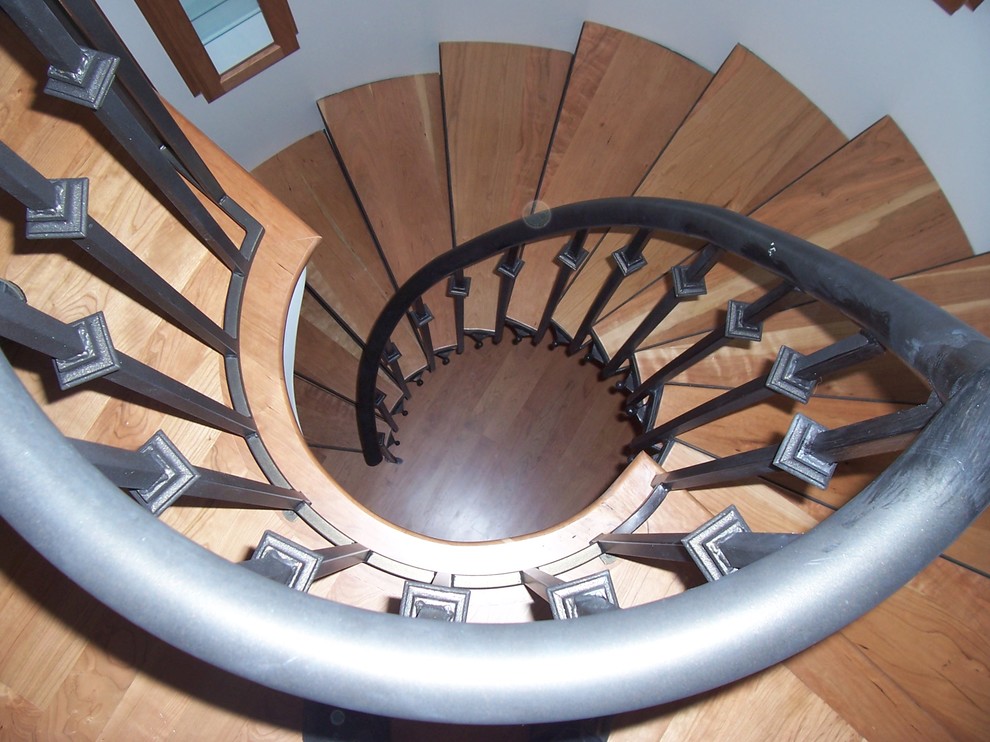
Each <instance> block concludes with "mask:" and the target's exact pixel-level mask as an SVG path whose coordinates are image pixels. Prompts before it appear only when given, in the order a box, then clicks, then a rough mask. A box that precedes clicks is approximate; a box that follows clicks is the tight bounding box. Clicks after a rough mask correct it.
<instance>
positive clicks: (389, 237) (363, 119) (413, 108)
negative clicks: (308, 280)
mask: <svg viewBox="0 0 990 742" xmlns="http://www.w3.org/2000/svg"><path fill="white" fill-rule="evenodd" d="M319 108H320V112H321V113H322V114H323V120H324V121H325V122H326V125H327V129H328V130H329V131H330V135H331V137H332V138H333V141H334V143H335V144H336V146H337V149H338V151H339V152H340V155H341V158H342V160H343V162H344V166H345V167H346V168H347V173H348V175H349V176H350V178H351V181H352V182H353V183H354V187H355V190H356V191H357V194H358V197H359V198H360V200H361V204H362V206H363V207H364V210H365V212H366V213H367V215H368V219H369V221H370V222H371V227H372V229H373V230H374V233H375V236H376V237H377V238H378V242H379V244H380V245H381V248H382V252H383V253H384V255H385V259H386V261H387V262H388V265H389V267H390V268H391V270H392V273H393V274H394V276H395V280H396V282H397V283H398V284H399V285H400V286H401V285H402V284H403V283H405V282H406V281H407V280H408V279H409V277H410V276H411V275H412V274H413V273H415V272H416V271H417V270H419V268H421V267H422V266H423V265H425V264H426V263H428V262H429V261H430V260H432V259H433V258H434V257H436V256H437V255H440V254H441V253H444V252H446V251H447V250H450V249H451V247H452V245H453V237H452V234H451V226H450V200H449V195H448V187H447V152H446V147H445V144H444V128H443V110H442V106H441V91H440V77H439V75H413V76H410V77H399V78H394V79H391V80H382V81H380V82H376V83H373V84H371V85H362V86H360V87H356V88H352V89H350V90H345V91H343V92H341V93H336V94H335V95H331V96H328V97H326V98H323V99H321V100H320V101H319ZM445 286H446V284H445V283H444V284H441V285H439V286H437V287H434V288H433V289H431V290H430V291H428V292H427V293H426V295H425V296H424V300H425V301H426V304H427V306H429V308H430V310H431V311H432V312H433V315H434V317H435V320H434V321H433V322H432V323H431V324H430V331H431V332H432V334H433V346H434V348H437V349H439V348H446V347H450V346H452V345H454V344H455V341H456V338H455V326H454V311H453V304H452V302H451V300H450V298H448V297H447V296H446V293H445V291H446V288H445Z"/></svg>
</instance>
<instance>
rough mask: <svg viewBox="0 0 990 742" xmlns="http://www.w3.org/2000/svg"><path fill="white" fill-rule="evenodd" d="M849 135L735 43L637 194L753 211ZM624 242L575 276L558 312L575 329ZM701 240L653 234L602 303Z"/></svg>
mask: <svg viewBox="0 0 990 742" xmlns="http://www.w3.org/2000/svg"><path fill="white" fill-rule="evenodd" d="M771 112H772V113H771ZM845 141H846V140H845V137H843V136H842V134H841V132H840V131H839V130H838V129H837V128H836V127H835V125H834V124H832V122H831V121H829V119H828V118H827V117H826V116H825V115H824V114H823V113H822V112H821V111H820V110H819V109H818V108H817V107H816V106H815V105H814V104H813V103H812V102H811V101H810V100H808V99H807V98H806V97H805V96H804V94H803V93H801V92H800V91H799V90H798V89H797V88H795V87H794V86H793V85H791V84H790V83H789V82H788V81H787V80H785V79H784V78H783V77H782V76H781V75H780V74H779V73H778V72H776V71H775V70H774V69H772V68H771V67H769V66H768V65H767V64H766V63H765V62H763V61H762V60H761V59H759V57H757V56H756V55H755V54H753V53H752V52H750V51H748V50H747V49H745V48H743V47H741V46H738V47H736V48H735V49H734V50H733V52H732V53H731V54H730V55H729V57H728V59H726V60H725V62H724V63H723V65H722V67H721V69H720V70H719V71H718V73H716V75H715V78H714V79H713V80H712V83H711V85H709V86H708V88H707V90H705V93H704V95H703V96H702V97H701V99H700V100H699V101H698V103H697V105H696V106H695V107H694V109H693V110H692V111H691V114H690V116H688V118H687V120H686V121H685V122H684V124H683V125H682V126H681V128H680V129H679V130H678V131H677V134H676V135H675V136H674V138H673V139H672V140H671V142H670V144H669V145H668V146H667V148H666V149H665V150H664V152H663V154H662V155H661V156H660V158H659V159H658V160H657V162H656V164H655V165H654V166H653V168H652V169H651V170H650V172H649V173H648V174H647V175H646V177H645V178H644V179H643V182H642V183H641V184H640V186H639V188H637V189H636V193H635V195H637V196H659V197H665V198H676V199H684V200H687V201H698V202H702V203H708V204H713V205H715V206H722V207H724V208H727V209H731V210H733V211H737V212H740V213H743V214H747V213H749V212H750V211H752V210H753V209H755V208H756V207H757V206H759V205H760V204H762V203H763V202H764V201H766V200H767V199H769V198H770V197H771V196H773V195H774V194H776V193H777V192H778V191H780V190H781V189H782V188H784V187H785V186H787V185H788V184H790V183H791V182H792V181H794V180H795V179H796V178H798V177H800V176H801V175H803V174H804V173H805V172H806V171H808V170H809V169H810V168H812V167H814V166H815V165H816V164H818V163H819V162H820V161H821V160H823V159H824V158H825V157H827V156H828V155H830V154H832V152H834V151H835V150H836V149H838V148H839V147H840V146H842V145H843V144H844V143H845ZM626 241H628V235H627V234H624V233H621V234H620V233H616V234H610V235H608V236H607V237H605V239H603V240H602V242H601V243H600V244H599V246H598V248H597V249H596V250H595V252H594V254H593V255H592V256H591V258H590V259H589V261H588V263H587V264H586V265H585V267H584V269H583V270H582V271H581V272H580V273H579V274H578V276H577V278H576V279H575V280H574V282H573V283H572V284H571V287H570V289H569V290H568V292H567V294H566V295H565V297H564V301H563V302H561V305H560V307H559V309H558V311H557V313H556V314H555V319H556V320H557V322H558V323H559V324H561V325H562V326H563V327H564V329H565V330H567V331H568V332H574V331H575V330H577V327H578V325H579V324H580V322H581V320H582V319H583V317H584V312H585V311H586V308H587V307H588V305H589V304H590V303H591V301H592V299H594V297H595V294H597V292H598V289H599V287H600V286H601V284H602V283H603V281H604V280H605V278H606V276H607V275H608V274H609V273H610V272H611V270H612V261H611V260H610V259H609V256H610V255H611V254H612V252H614V251H615V250H618V249H619V248H621V247H622V246H623V245H624V244H625V242H626ZM698 245H699V243H698V242H697V241H692V240H684V239H676V240H666V239H662V238H659V237H655V238H653V239H651V240H650V241H649V243H647V245H646V248H645V250H644V257H645V258H646V260H647V266H646V267H645V268H643V269H641V270H639V271H637V272H636V273H634V274H632V275H631V276H629V277H627V278H626V279H625V280H624V281H623V282H622V285H621V286H620V288H619V290H618V291H617V292H616V294H615V296H613V297H612V300H611V301H610V302H609V304H608V305H606V307H605V311H606V312H608V311H610V310H612V309H614V308H615V307H617V306H619V305H620V304H621V303H623V302H624V301H625V300H627V299H628V298H630V297H631V296H633V295H634V294H635V293H636V292H637V291H639V290H640V289H642V288H644V287H645V286H647V285H649V284H650V283H652V282H653V281H655V280H656V279H657V278H659V277H660V276H662V275H663V274H664V273H666V272H667V271H668V270H670V268H671V267H672V266H673V265H676V264H677V263H679V262H681V260H683V259H684V258H685V257H686V256H687V255H689V254H691V252H692V251H693V248H694V247H697V246H698ZM616 347H617V346H616ZM609 348H610V349H611V348H612V346H609Z"/></svg>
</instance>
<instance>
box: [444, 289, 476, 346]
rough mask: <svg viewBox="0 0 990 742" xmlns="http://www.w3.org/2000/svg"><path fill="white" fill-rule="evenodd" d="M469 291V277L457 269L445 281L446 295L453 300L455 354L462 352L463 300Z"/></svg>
mask: <svg viewBox="0 0 990 742" xmlns="http://www.w3.org/2000/svg"><path fill="white" fill-rule="evenodd" d="M470 293H471V279H470V278H468V277H467V276H465V275H464V271H457V272H456V273H455V274H454V275H452V276H451V277H450V279H449V280H448V281H447V296H449V297H451V298H452V299H453V300H454V329H455V332H456V333H457V345H456V347H455V350H456V351H457V355H460V354H461V353H463V352H464V301H465V300H466V299H467V297H468V295H469V294H470Z"/></svg>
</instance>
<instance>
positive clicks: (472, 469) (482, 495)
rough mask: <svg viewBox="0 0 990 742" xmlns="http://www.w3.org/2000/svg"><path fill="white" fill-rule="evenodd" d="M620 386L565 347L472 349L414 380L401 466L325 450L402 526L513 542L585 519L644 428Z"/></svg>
mask: <svg viewBox="0 0 990 742" xmlns="http://www.w3.org/2000/svg"><path fill="white" fill-rule="evenodd" d="M613 387H614V380H611V381H608V382H604V381H600V380H599V379H598V369H597V368H595V367H594V366H592V365H584V364H581V363H580V356H568V355H567V354H566V352H565V349H564V348H562V347H561V348H556V349H553V350H551V349H550V347H549V344H543V345H540V346H538V347H534V346H533V345H532V344H530V343H528V342H524V343H521V344H520V345H513V344H512V343H510V342H503V343H501V344H499V345H492V344H491V343H490V342H489V343H486V344H485V346H484V347H483V348H481V349H475V348H474V347H473V346H472V345H469V346H468V348H467V349H466V350H465V352H464V353H463V354H462V355H460V356H456V355H455V356H453V357H452V359H451V362H450V364H449V365H447V366H442V365H439V364H438V366H437V370H436V371H435V372H434V373H433V374H426V376H425V383H424V384H423V386H420V387H417V386H415V385H413V386H412V387H411V390H412V399H411V400H410V401H409V402H408V403H407V409H408V410H409V414H408V415H407V416H405V417H398V418H397V422H398V424H399V433H398V435H397V438H398V439H399V441H401V444H400V445H399V446H398V447H397V448H396V449H394V450H395V453H396V454H397V455H398V456H400V457H401V458H402V459H403V463H401V464H399V465H390V464H382V465H380V466H378V467H375V468H368V467H367V466H365V464H364V462H363V460H362V459H361V457H360V455H359V454H353V453H344V452H339V451H317V452H316V453H317V456H318V458H320V459H321V460H322V461H323V463H324V466H325V467H326V468H327V470H328V471H329V472H330V473H331V474H332V475H333V477H334V478H335V479H336V480H337V481H338V482H340V484H341V485H342V486H343V487H344V488H345V489H347V490H348V491H349V492H350V493H351V494H352V495H353V496H354V497H355V498H356V499H357V500H358V501H359V502H361V503H363V504H364V505H365V506H366V507H368V508H370V509H371V510H373V511H374V512H376V513H378V514H379V515H381V516H382V517H384V518H386V519H388V520H389V521H391V522H393V523H395V524H396V525H399V526H402V527H403V528H407V529H409V530H412V531H416V532H417V533H422V534H425V535H428V536H433V537H435V538H444V539H450V540H454V541H483V540H489V539H499V538H510V537H513V536H518V535H521V534H524V533H531V532H533V531H537V530H541V529H543V528H547V527H550V526H552V525H554V524H556V523H559V522H561V521H563V520H566V519H567V518H569V517H571V516H573V515H575V514H576V513H577V512H579V511H580V510H582V509H583V508H585V507H586V506H588V505H589V504H591V503H592V502H593V501H594V500H595V499H596V498H597V497H598V496H599V495H601V494H602V492H604V491H605V489H606V488H607V487H608V486H609V485H610V484H611V483H612V481H613V480H614V479H615V477H616V475H617V474H618V473H619V472H620V471H621V470H622V468H623V467H624V466H625V463H626V456H625V454H624V453H623V448H624V446H625V445H626V444H627V443H628V442H629V441H630V440H631V439H632V437H633V434H634V429H633V427H632V425H631V424H630V423H629V422H628V421H627V420H626V419H625V418H624V417H622V416H621V404H622V400H623V399H624V397H622V396H621V395H619V394H617V393H615V392H614V391H613Z"/></svg>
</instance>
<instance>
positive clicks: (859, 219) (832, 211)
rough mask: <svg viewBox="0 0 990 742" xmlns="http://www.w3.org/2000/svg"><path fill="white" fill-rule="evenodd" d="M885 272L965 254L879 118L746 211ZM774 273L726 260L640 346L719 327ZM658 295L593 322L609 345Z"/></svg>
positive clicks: (934, 196) (904, 148) (656, 288)
mask: <svg viewBox="0 0 990 742" xmlns="http://www.w3.org/2000/svg"><path fill="white" fill-rule="evenodd" d="M751 216H752V217H753V218H754V219H756V220H757V221H760V222H763V223H765V224H769V225H770V226H773V227H777V228H778V229H782V230H784V231H785V232H789V233H790V234H793V235H795V236H797V237H801V238H802V239H805V240H808V241H810V242H812V243H815V244H817V245H819V246H821V247H824V248H825V249H827V250H830V251H832V252H834V253H836V254H838V255H842V256H843V257H846V258H849V259H850V260H853V261H854V262H856V263H859V264H860V265H864V266H866V267H867V268H870V269H871V270H873V271H875V272H877V273H879V274H880V275H883V276H887V277H888V278H894V277H896V276H903V275H908V274H911V273H916V272H918V271H921V270H924V269H926V268H929V267H931V266H934V265H939V264H942V263H945V262H948V261H951V260H958V259H961V258H964V257H968V256H970V255H972V249H971V247H970V245H969V242H968V240H967V238H966V235H965V233H964V232H963V230H962V227H961V226H960V224H959V221H958V220H957V219H956V217H955V214H954V213H953V212H952V208H951V207H950V206H949V204H948V202H947V201H946V200H945V196H944V195H943V194H942V192H941V190H940V189H939V187H938V184H937V183H936V182H935V179H934V178H933V177H932V174H931V172H930V171H929V170H928V168H927V167H926V166H925V164H924V162H923V161H922V160H921V158H920V157H919V156H918V154H917V152H916V151H915V150H914V148H913V147H912V146H911V143H910V142H909V141H908V140H907V138H906V137H905V136H904V134H903V133H902V132H901V131H900V129H899V128H898V127H897V125H896V124H895V123H894V122H893V121H892V120H891V119H890V118H884V119H881V120H880V121H879V122H877V123H876V124H874V125H873V126H872V127H870V128H869V129H867V130H866V131H865V132H863V133H862V134H860V135H859V136H858V137H856V139H854V140H853V141H852V142H850V143H849V144H848V145H847V146H845V147H843V148H842V149H841V150H839V151H838V152H836V153H835V154H834V155H832V156H831V157H829V158H828V159H827V160H826V161H825V162H823V163H822V164H821V165H819V166H818V167H816V168H815V169H814V170H812V171H811V172H809V173H808V174H807V175H805V176H804V177H802V178H801V179H800V180H798V181H797V182H796V183H794V184H793V185H791V186H789V187H788V188H787V189H785V190H784V191H783V192H781V193H780V194H779V195H777V196H776V197H774V198H773V199H771V200H770V201H769V202H768V203H766V204H765V205H763V206H762V207H760V208H759V209H757V210H756V211H755V212H753V214H752V215H751ZM779 280H780V279H778V278H777V277H776V276H772V275H771V274H770V273H768V272H767V271H764V270H762V269H760V268H756V267H754V266H751V265H750V264H748V263H746V262H745V261H743V260H740V259H736V258H729V259H726V260H725V261H723V262H720V263H719V264H718V265H717V266H715V268H714V269H712V271H711V273H710V274H709V279H708V286H709V292H708V294H707V295H705V296H701V297H697V298H696V299H692V300H691V301H687V302H682V303H681V304H680V305H679V306H678V307H677V308H676V309H675V310H674V311H673V312H672V313H671V314H670V315H669V316H668V317H667V319H666V321H665V322H664V323H663V324H662V325H661V326H660V327H659V328H658V329H657V330H656V331H654V332H653V333H652V334H651V335H650V336H649V337H648V338H647V339H646V341H645V342H644V343H643V344H642V345H641V347H648V346H650V345H655V344H658V343H662V342H664V341H666V340H672V339H676V338H681V337H685V336H687V335H691V334H694V333H697V332H703V331H707V330H709V329H711V328H712V327H715V326H717V325H718V323H719V322H720V321H721V320H720V319H719V316H720V314H719V313H720V312H722V311H724V309H725V306H726V303H727V302H728V300H729V299H739V300H741V301H752V300H753V299H754V298H756V297H757V296H759V295H760V294H761V293H762V292H763V291H765V290H766V287H768V286H769V285H771V284H774V283H776V282H778V281H779ZM665 291H666V287H665V285H664V283H662V282H658V283H656V284H654V285H653V286H650V287H649V288H647V289H646V290H645V291H642V292H641V293H639V294H638V295H636V296H635V297H633V298H632V299H631V300H630V301H628V302H627V303H626V304H625V305H624V306H622V307H621V308H619V309H618V310H617V311H615V312H613V313H612V314H611V315H609V316H607V317H605V318H603V319H602V321H600V322H599V323H598V324H597V325H596V331H597V332H598V334H599V337H600V338H601V339H602V341H603V342H604V344H605V346H606V348H607V349H610V350H614V349H617V348H618V347H619V346H620V345H621V343H622V342H623V341H624V340H625V338H626V337H628V334H629V333H630V332H631V331H632V330H633V329H634V328H635V327H636V325H637V324H638V323H639V319H640V318H641V317H642V316H643V315H644V314H645V313H646V312H647V311H649V309H650V308H652V307H653V306H654V305H655V304H656V302H657V301H659V300H660V298H661V297H662V296H663V294H664V292H665Z"/></svg>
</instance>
